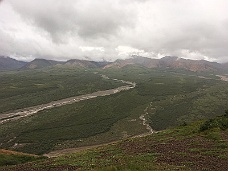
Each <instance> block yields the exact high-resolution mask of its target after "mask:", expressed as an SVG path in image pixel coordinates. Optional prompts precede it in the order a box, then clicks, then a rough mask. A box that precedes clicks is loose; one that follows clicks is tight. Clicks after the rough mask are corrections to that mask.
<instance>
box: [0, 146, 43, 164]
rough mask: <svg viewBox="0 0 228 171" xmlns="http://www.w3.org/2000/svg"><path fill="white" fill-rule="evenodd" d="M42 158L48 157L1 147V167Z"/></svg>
mask: <svg viewBox="0 0 228 171" xmlns="http://www.w3.org/2000/svg"><path fill="white" fill-rule="evenodd" d="M40 159H46V157H42V156H36V155H31V154H25V153H19V152H15V151H9V150H3V149H0V167H1V166H7V165H18V164H22V163H27V162H31V161H36V160H40Z"/></svg>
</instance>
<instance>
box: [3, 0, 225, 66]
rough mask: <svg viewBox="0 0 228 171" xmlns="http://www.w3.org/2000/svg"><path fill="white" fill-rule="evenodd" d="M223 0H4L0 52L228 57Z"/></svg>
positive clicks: (221, 59)
mask: <svg viewBox="0 0 228 171" xmlns="http://www.w3.org/2000/svg"><path fill="white" fill-rule="evenodd" d="M227 7H228V1H226V0H219V1H214V0H202V1H197V0H191V1H189V0H162V1H161V0H143V1H142V0H115V1H113V0H65V1H62V0H39V1H31V0H20V1H18V0H3V1H1V2H0V39H1V41H0V55H9V56H14V57H16V58H18V59H22V60H31V59H33V58H37V57H41V58H47V59H56V60H67V59H72V58H78V59H85V58H86V59H91V60H115V59H117V58H127V57H128V56H129V55H132V54H137V55H142V56H148V57H151V58H159V57H161V56H165V55H176V56H179V57H185V58H190V59H206V60H211V61H218V62H228V48H227V44H228V12H227V11H228V8H227Z"/></svg>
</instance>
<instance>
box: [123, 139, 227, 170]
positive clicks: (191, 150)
mask: <svg viewBox="0 0 228 171" xmlns="http://www.w3.org/2000/svg"><path fill="white" fill-rule="evenodd" d="M120 148H121V149H122V150H123V151H125V153H127V154H131V155H135V154H140V153H154V154H155V155H156V157H157V162H158V163H167V164H170V165H176V166H187V167H189V168H190V169H192V170H218V171H223V170H224V171H226V170H227V168H228V158H227V157H226V158H221V157H220V156H221V155H223V156H228V151H227V150H219V151H218V147H217V146H216V142H215V141H213V140H208V139H205V138H203V137H200V136H196V137H193V138H186V139H182V140H175V139H172V140H169V141H164V142H157V141H156V140H153V139H150V140H148V139H146V138H145V139H144V141H141V140H140V141H132V142H127V143H125V142H123V143H121V144H120ZM221 151H222V152H221Z"/></svg>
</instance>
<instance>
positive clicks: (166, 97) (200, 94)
mask: <svg viewBox="0 0 228 171" xmlns="http://www.w3.org/2000/svg"><path fill="white" fill-rule="evenodd" d="M94 73H97V74H94ZM0 74H1V77H0V78H1V83H2V84H1V89H0V93H1V96H0V97H1V103H0V105H1V108H0V109H1V113H3V112H10V111H12V110H15V109H20V108H24V107H28V106H33V105H37V104H42V103H47V102H50V101H52V100H57V99H61V98H66V97H71V96H75V95H81V94H86V93H91V92H95V91H98V90H105V89H110V88H115V87H118V86H121V85H123V84H122V83H120V82H118V81H114V80H107V79H104V78H102V77H100V75H99V74H105V75H107V76H108V77H110V78H116V79H123V80H128V81H132V82H136V83H137V85H136V87H135V88H134V89H131V90H128V91H123V92H120V93H117V94H113V95H110V96H104V97H97V98H93V99H89V100H86V101H80V102H78V103H73V104H70V105H65V106H61V107H55V108H52V109H48V110H43V111H40V112H38V113H37V114H35V115H32V116H28V117H24V118H21V119H19V120H16V121H12V122H8V123H5V124H1V125H0V142H1V144H0V148H5V149H13V150H17V151H21V152H27V153H35V154H44V153H48V152H50V151H53V150H59V149H65V148H75V147H80V146H89V145H95V144H102V143H107V142H112V141H116V140H120V139H125V138H127V137H131V136H135V135H139V134H143V133H147V131H148V130H147V129H146V127H145V126H144V125H142V120H141V119H140V116H141V115H142V114H145V113H146V115H145V117H146V120H147V123H148V124H149V125H150V126H151V127H152V128H153V129H154V130H156V131H160V130H165V129H168V128H173V127H175V126H178V125H189V124H190V123H191V122H193V121H197V120H201V119H206V118H214V117H215V116H218V115H219V114H221V113H224V110H225V109H226V108H227V106H228V99H227V97H228V86H227V82H225V81H222V80H220V78H219V77H217V76H215V75H216V73H214V74H213V75H211V73H204V72H190V71H186V70H171V69H148V68H144V67H141V66H137V65H130V66H126V67H123V68H120V69H114V68H110V69H105V70H103V69H87V70H86V71H85V69H83V68H77V69H74V68H70V69H66V68H59V67H52V68H47V69H42V70H41V69H40V70H39V69H38V70H35V71H20V72H2V73H0ZM202 77H204V78H202ZM145 109H146V111H145Z"/></svg>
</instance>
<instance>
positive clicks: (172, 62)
mask: <svg viewBox="0 0 228 171" xmlns="http://www.w3.org/2000/svg"><path fill="white" fill-rule="evenodd" d="M56 65H60V66H65V67H82V68H103V69H108V68H122V67H125V66H127V65H140V66H143V67H146V68H172V69H186V70H190V71H194V72H197V71H221V70H227V69H228V63H217V62H210V61H206V60H191V59H184V58H179V57H177V56H165V57H163V58H161V59H153V58H147V57H142V56H131V57H130V58H127V59H117V60H116V61H114V62H107V61H89V60H80V59H70V60H68V61H65V62H61V61H56V60H47V59H42V58H36V59H34V60H32V61H31V62H23V61H18V60H16V59H13V58H10V57H1V56H0V70H16V69H22V70H24V69H41V68H46V67H52V66H56Z"/></svg>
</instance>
